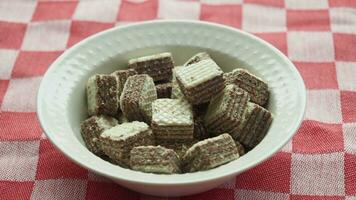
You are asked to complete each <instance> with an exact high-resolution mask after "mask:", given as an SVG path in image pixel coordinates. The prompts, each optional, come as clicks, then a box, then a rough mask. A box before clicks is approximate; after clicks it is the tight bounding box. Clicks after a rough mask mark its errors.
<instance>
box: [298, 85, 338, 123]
mask: <svg viewBox="0 0 356 200" xmlns="http://www.w3.org/2000/svg"><path fill="white" fill-rule="evenodd" d="M307 95H308V100H307V110H306V114H305V118H306V119H311V120H317V121H320V122H325V123H341V122H342V114H341V104H340V92H339V91H338V90H309V91H308V92H307Z"/></svg>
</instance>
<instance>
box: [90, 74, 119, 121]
mask: <svg viewBox="0 0 356 200" xmlns="http://www.w3.org/2000/svg"><path fill="white" fill-rule="evenodd" d="M86 88H87V90H86V92H87V103H88V114H89V115H90V116H92V115H100V114H104V115H105V114H106V115H110V116H116V115H117V113H118V109H119V104H118V102H119V98H118V92H119V84H118V79H117V78H116V76H113V75H104V74H95V75H94V76H92V77H90V78H89V80H88V82H87V85H86Z"/></svg>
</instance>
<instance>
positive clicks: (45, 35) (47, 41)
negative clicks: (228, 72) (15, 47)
mask: <svg viewBox="0 0 356 200" xmlns="http://www.w3.org/2000/svg"><path fill="white" fill-rule="evenodd" d="M69 29H70V20H61V21H44V22H32V23H30V24H29V25H28V27H27V31H26V34H25V38H24V41H23V43H22V47H21V49H22V50H29V51H31V50H32V51H56V50H57V51H58V50H64V49H65V48H66V45H67V40H68V37H69Z"/></svg>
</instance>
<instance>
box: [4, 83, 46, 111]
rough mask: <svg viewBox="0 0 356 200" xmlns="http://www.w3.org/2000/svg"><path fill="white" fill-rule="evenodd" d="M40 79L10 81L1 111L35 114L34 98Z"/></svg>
mask: <svg viewBox="0 0 356 200" xmlns="http://www.w3.org/2000/svg"><path fill="white" fill-rule="evenodd" d="M41 80H42V77H31V78H22V79H11V80H10V83H9V86H8V89H7V92H6V94H5V97H4V100H3V103H2V106H1V110H2V111H10V112H36V96H37V90H38V87H39V85H40V82H41Z"/></svg>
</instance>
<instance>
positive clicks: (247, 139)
mask: <svg viewBox="0 0 356 200" xmlns="http://www.w3.org/2000/svg"><path fill="white" fill-rule="evenodd" d="M272 120H273V117H272V114H271V113H270V112H269V111H268V110H266V109H265V108H263V107H261V106H259V105H258V104H255V103H252V102H249V103H248V105H247V109H246V112H245V114H244V121H243V122H242V123H241V125H240V131H239V132H240V133H239V134H238V135H237V137H236V140H238V141H239V142H240V143H241V144H243V145H244V146H245V147H246V148H248V149H252V148H254V147H255V146H256V145H257V144H258V143H260V142H261V141H262V139H263V138H264V137H265V135H266V134H267V132H268V129H269V127H270V125H271V123H272Z"/></svg>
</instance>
